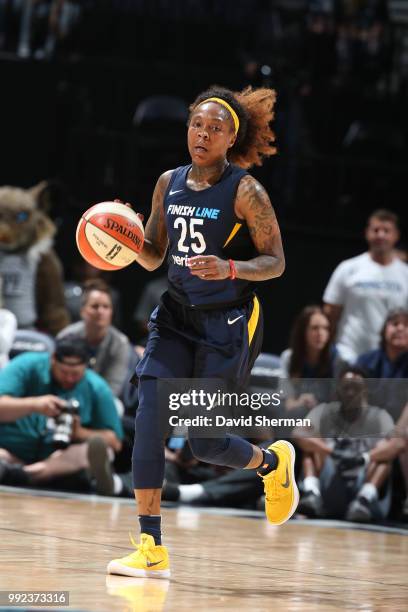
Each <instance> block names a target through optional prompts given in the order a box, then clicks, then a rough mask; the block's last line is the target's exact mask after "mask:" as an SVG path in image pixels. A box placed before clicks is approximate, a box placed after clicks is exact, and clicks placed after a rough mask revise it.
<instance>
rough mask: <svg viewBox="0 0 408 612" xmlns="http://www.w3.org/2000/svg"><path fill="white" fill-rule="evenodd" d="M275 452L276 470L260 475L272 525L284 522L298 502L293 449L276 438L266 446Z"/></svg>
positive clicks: (266, 510)
mask: <svg viewBox="0 0 408 612" xmlns="http://www.w3.org/2000/svg"><path fill="white" fill-rule="evenodd" d="M268 448H269V450H272V451H274V452H275V453H276V455H277V457H278V459H279V463H278V467H277V468H276V470H273V471H272V472H269V474H267V475H266V476H262V479H263V481H264V489H265V513H266V517H267V519H268V521H269V522H270V523H272V524H273V525H282V524H283V523H286V521H288V520H289V519H290V517H291V516H292V514H293V513H294V512H295V510H296V508H297V505H298V503H299V491H298V488H297V485H296V481H295V472H294V468H295V449H294V448H293V446H292V444H291V443H290V442H286V440H278V441H277V442H274V443H273V444H271V446H269V447H268Z"/></svg>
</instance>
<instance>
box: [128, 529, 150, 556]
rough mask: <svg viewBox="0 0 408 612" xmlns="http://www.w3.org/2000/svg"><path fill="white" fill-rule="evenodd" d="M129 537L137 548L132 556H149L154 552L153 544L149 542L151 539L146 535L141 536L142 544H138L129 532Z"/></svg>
mask: <svg viewBox="0 0 408 612" xmlns="http://www.w3.org/2000/svg"><path fill="white" fill-rule="evenodd" d="M129 538H130V541H131V542H132V545H133V546H134V547H135V548H136V550H135V552H133V553H131V556H133V555H134V556H135V557H139V556H143V557H147V558H149V557H150V555H151V552H152V546H151V544H150V543H149V539H148V538H146V537H144V536H143V535H142V536H141V538H140V540H141V541H140V544H138V543H137V542H136V541H135V539H134V538H133V536H132V534H131V533H130V532H129Z"/></svg>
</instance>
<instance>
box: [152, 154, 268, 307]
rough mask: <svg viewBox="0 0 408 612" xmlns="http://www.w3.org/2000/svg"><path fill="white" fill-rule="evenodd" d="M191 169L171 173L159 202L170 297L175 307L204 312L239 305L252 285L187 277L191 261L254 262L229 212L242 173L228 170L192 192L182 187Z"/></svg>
mask: <svg viewBox="0 0 408 612" xmlns="http://www.w3.org/2000/svg"><path fill="white" fill-rule="evenodd" d="M190 168H191V165H189V166H182V167H180V168H177V169H176V170H174V172H173V174H172V177H171V179H170V183H169V185H168V188H167V191H166V194H165V197H164V208H165V214H166V225H167V233H168V237H169V250H168V266H169V269H168V279H169V293H170V295H171V296H172V297H173V298H174V299H176V300H177V301H178V302H181V303H183V304H187V305H190V306H198V307H200V306H201V307H204V308H205V307H208V306H212V305H214V306H216V305H217V304H220V305H221V304H223V305H224V304H235V303H239V302H243V301H245V299H246V298H248V299H249V298H250V296H251V294H252V290H253V287H254V283H253V282H251V281H247V280H242V279H235V280H231V279H229V278H227V279H225V280H215V281H214V280H210V281H206V280H204V279H201V278H199V277H198V276H193V275H192V274H191V272H190V268H189V267H188V265H187V260H188V259H189V258H190V257H194V256H195V255H216V256H217V257H220V258H222V259H234V260H235V259H236V260H241V261H246V260H248V259H251V258H253V257H255V256H256V254H257V253H256V249H255V247H254V245H253V243H252V240H251V237H250V235H249V230H248V227H247V225H246V223H245V221H244V220H242V219H239V218H238V217H237V216H236V214H235V212H234V201H235V196H236V192H237V189H238V185H239V182H240V180H241V179H242V177H243V176H245V175H246V174H247V173H246V171H245V170H242V169H241V168H238V167H237V166H234V165H232V164H229V165H228V166H227V168H226V169H225V171H224V173H223V175H222V176H221V178H220V180H219V181H218V182H217V183H216V184H215V185H212V186H211V187H208V188H207V189H204V190H202V191H194V190H192V189H190V188H189V187H188V186H187V183H186V178H187V173H188V171H189V170H190Z"/></svg>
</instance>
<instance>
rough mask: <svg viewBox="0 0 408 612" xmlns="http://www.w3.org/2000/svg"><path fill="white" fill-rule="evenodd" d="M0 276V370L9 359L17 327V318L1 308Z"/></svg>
mask: <svg viewBox="0 0 408 612" xmlns="http://www.w3.org/2000/svg"><path fill="white" fill-rule="evenodd" d="M1 287H2V278H1V276H0V370H1V368H3V367H4V366H5V365H6V363H7V362H8V359H9V357H8V356H9V352H10V349H11V345H12V343H13V338H14V334H15V333H16V329H17V319H16V317H15V315H14V314H13V313H12V312H10V310H7V309H6V308H3V307H2V306H3V297H2V292H1Z"/></svg>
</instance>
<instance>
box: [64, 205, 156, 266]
mask: <svg viewBox="0 0 408 612" xmlns="http://www.w3.org/2000/svg"><path fill="white" fill-rule="evenodd" d="M143 241H144V230H143V224H142V222H141V221H140V219H139V217H138V216H137V214H136V213H135V211H134V210H132V209H131V208H129V207H128V206H125V205H124V204H120V203H119V202H101V203H100V204H95V205H94V206H91V208H88V210H86V211H85V212H84V213H83V215H82V217H81V219H80V220H79V223H78V226H77V230H76V243H77V246H78V249H79V252H80V253H81V255H82V257H83V258H84V259H85V260H86V261H87V262H88V263H90V264H91V265H92V266H94V267H95V268H99V269H100V270H120V269H121V268H124V267H125V266H128V265H129V264H131V263H132V262H133V261H135V259H136V257H137V255H138V253H140V251H141V250H142V248H143Z"/></svg>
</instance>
